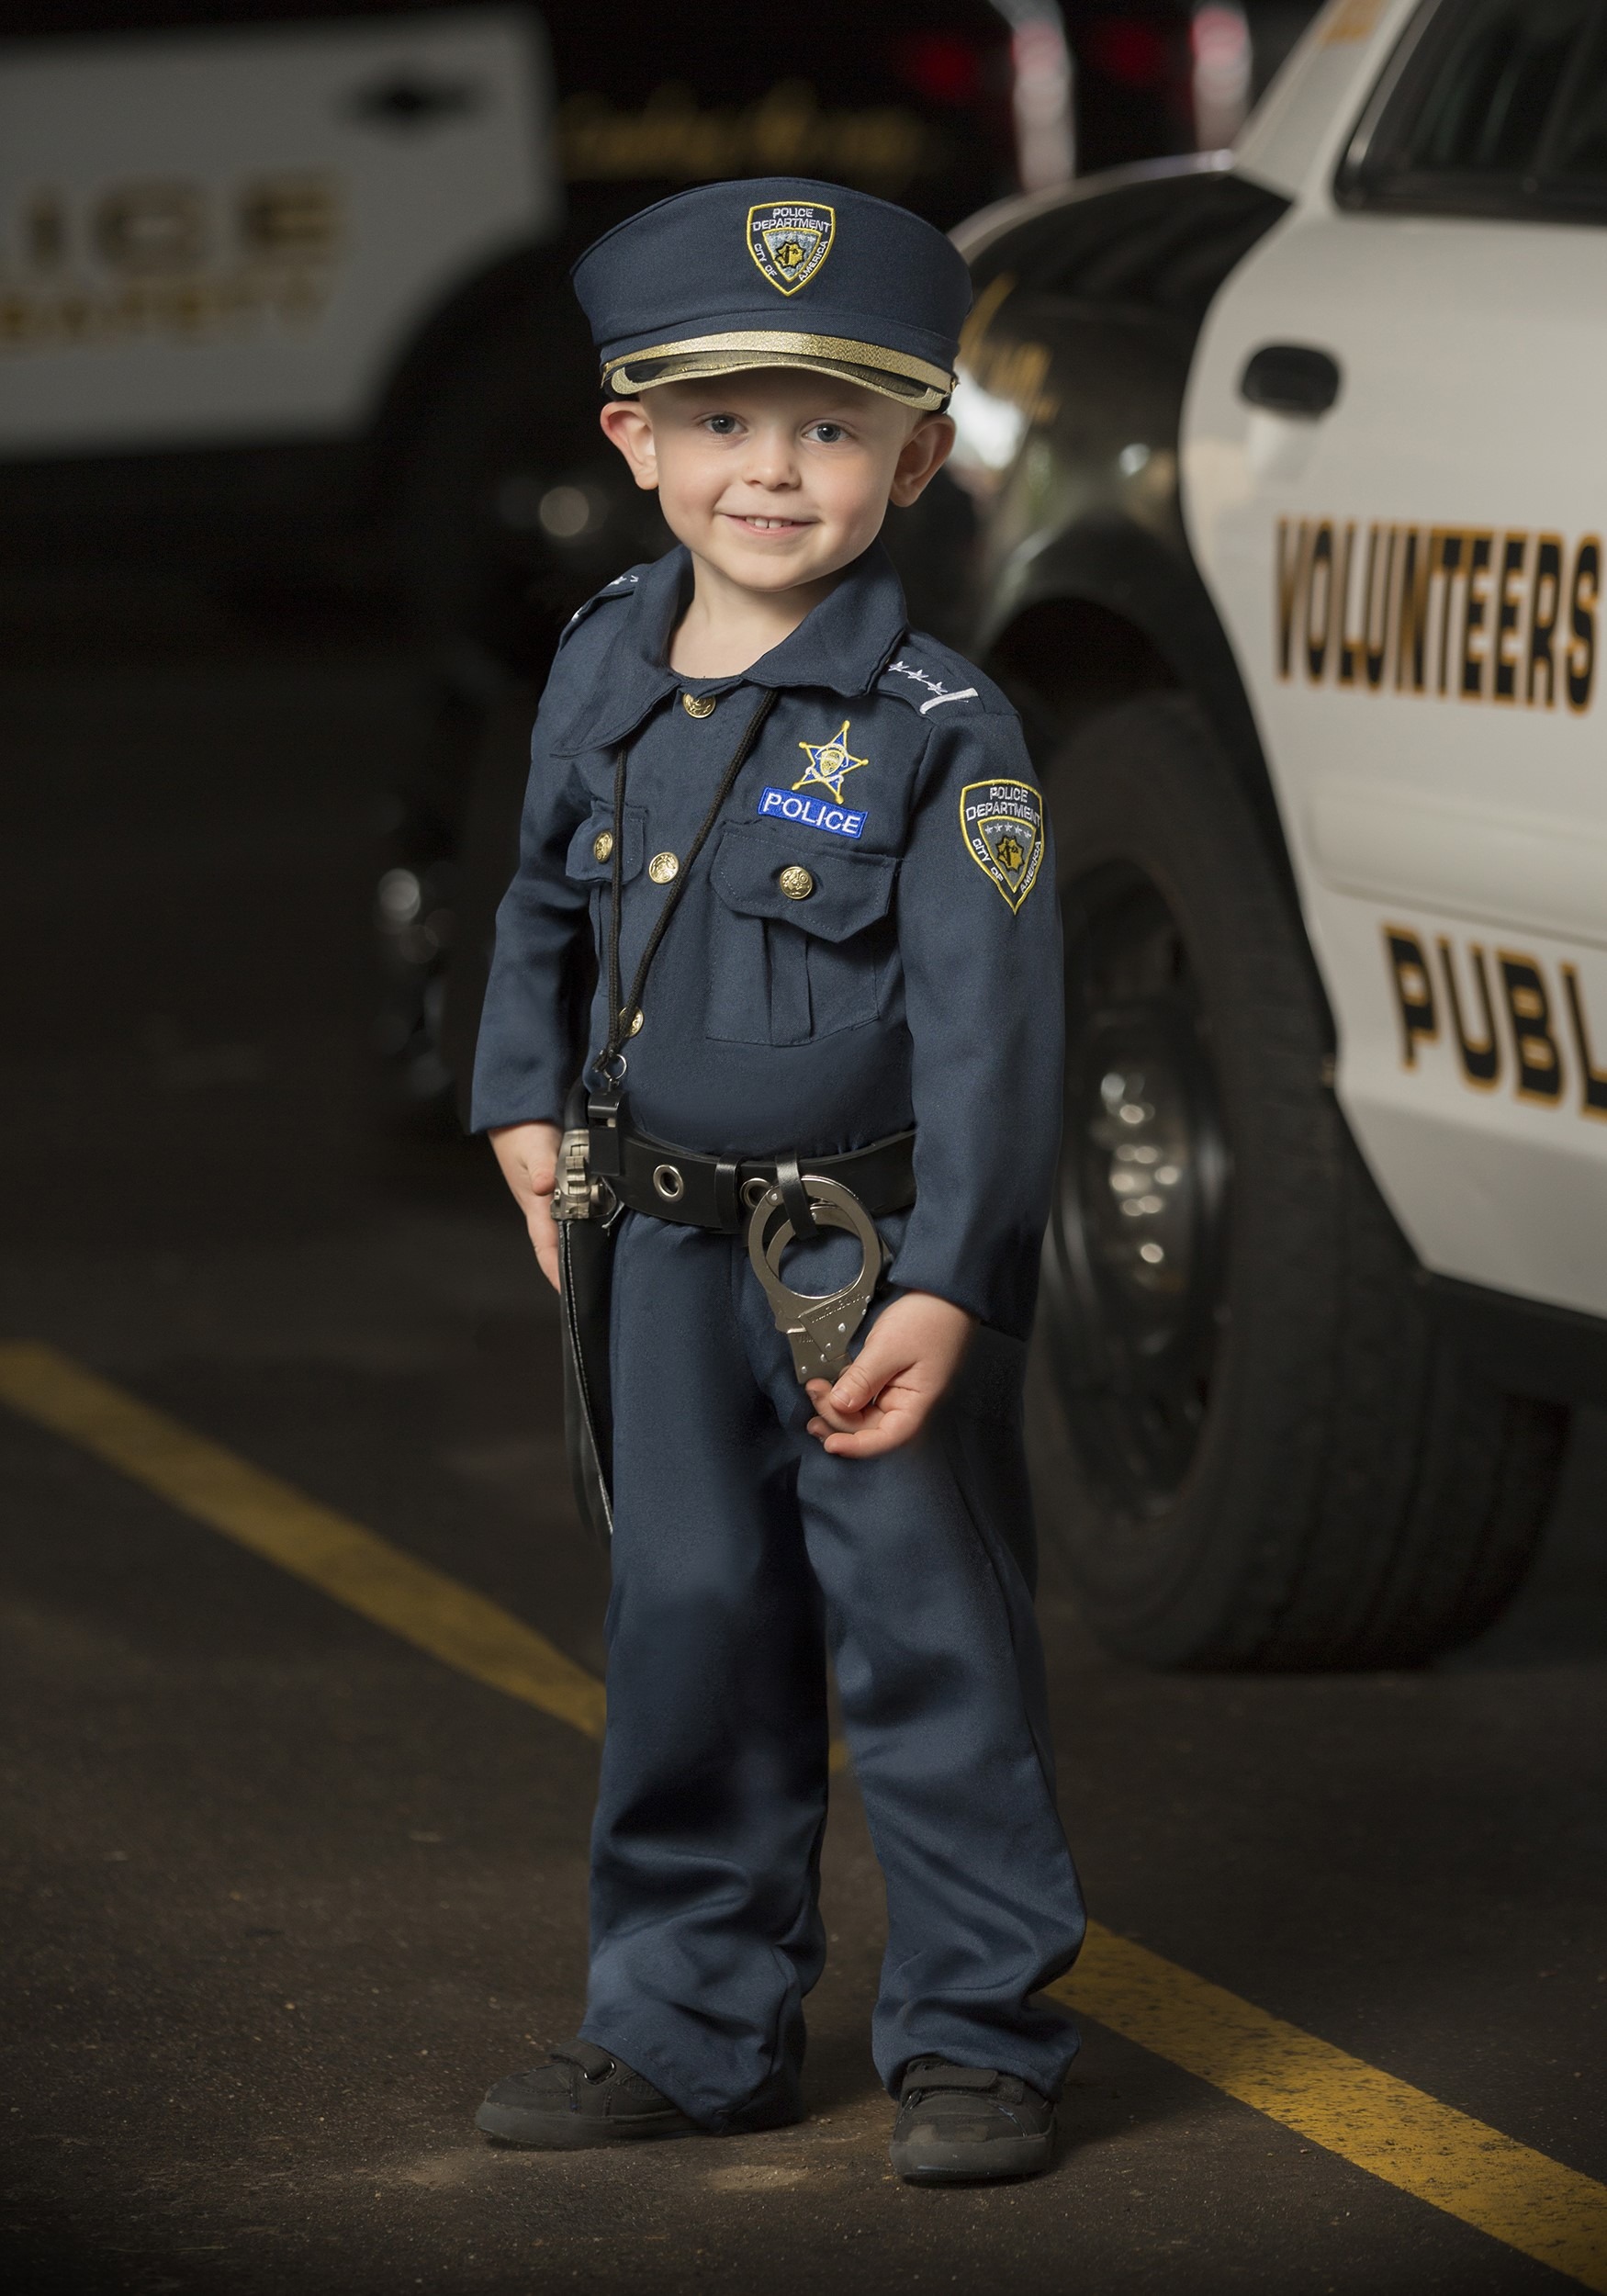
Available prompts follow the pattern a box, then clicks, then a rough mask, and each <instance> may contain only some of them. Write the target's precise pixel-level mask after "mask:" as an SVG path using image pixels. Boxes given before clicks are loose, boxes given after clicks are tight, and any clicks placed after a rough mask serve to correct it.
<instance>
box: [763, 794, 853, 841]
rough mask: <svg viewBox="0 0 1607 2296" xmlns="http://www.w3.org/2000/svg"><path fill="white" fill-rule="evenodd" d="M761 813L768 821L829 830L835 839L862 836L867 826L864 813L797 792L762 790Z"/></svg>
mask: <svg viewBox="0 0 1607 2296" xmlns="http://www.w3.org/2000/svg"><path fill="white" fill-rule="evenodd" d="M759 812H760V813H761V814H763V815H764V816H765V817H766V819H767V820H770V821H795V822H797V823H798V825H799V827H802V828H805V829H828V830H829V831H830V832H831V834H832V836H833V837H859V836H860V834H861V833H862V831H863V829H864V827H865V816H864V814H863V813H862V812H860V813H855V812H853V811H851V810H850V808H849V807H848V806H847V805H828V804H827V803H826V800H825V799H824V798H823V797H804V796H803V795H801V794H800V793H799V792H798V791H797V790H795V789H767V790H761V791H760V793H759Z"/></svg>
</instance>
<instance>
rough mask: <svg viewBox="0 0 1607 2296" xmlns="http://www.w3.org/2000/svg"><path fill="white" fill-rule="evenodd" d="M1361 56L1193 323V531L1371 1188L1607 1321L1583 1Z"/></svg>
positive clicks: (1602, 63)
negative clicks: (1245, 691) (1259, 233)
mask: <svg viewBox="0 0 1607 2296" xmlns="http://www.w3.org/2000/svg"><path fill="white" fill-rule="evenodd" d="M1353 13H1354V12H1353ZM1343 14H1344V12H1343V11H1340V12H1339V14H1338V17H1336V18H1335V19H1334V20H1336V21H1342V20H1343ZM1371 14H1372V16H1373V17H1377V15H1378V10H1377V8H1376V7H1375V8H1373V9H1372V11H1371ZM1403 18H1404V19H1405V20H1404V21H1402V19H1403ZM1384 30H1385V31H1386V32H1390V31H1395V32H1397V34H1398V36H1397V37H1395V38H1394V39H1393V41H1392V42H1391V41H1389V40H1386V41H1385V42H1384V43H1383V46H1382V48H1381V49H1380V51H1379V54H1380V59H1381V62H1382V68H1381V70H1377V71H1375V73H1373V75H1372V84H1371V85H1370V87H1363V86H1358V88H1357V89H1356V90H1355V91H1354V92H1353V95H1352V97H1351V99H1350V101H1349V102H1348V103H1347V105H1346V107H1345V109H1344V114H1343V118H1341V119H1340V120H1338V121H1337V123H1336V125H1337V129H1338V135H1337V140H1335V139H1334V138H1333V137H1332V136H1331V137H1330V139H1329V141H1328V142H1327V143H1326V144H1325V145H1324V144H1320V146H1319V148H1318V150H1317V152H1316V155H1315V161H1314V165H1313V172H1312V174H1311V175H1310V177H1309V179H1308V180H1307V181H1306V182H1305V183H1304V184H1303V185H1302V186H1301V189H1300V196H1299V197H1298V198H1297V200H1296V202H1295V204H1294V206H1293V207H1292V208H1291V210H1290V212H1289V214H1288V215H1287V218H1286V219H1284V220H1283V222H1282V223H1281V224H1280V225H1279V226H1278V227H1277V228H1276V229H1275V231H1272V232H1271V233H1270V234H1269V235H1268V236H1267V237H1266V238H1265V239H1264V241H1263V242H1261V243H1260V244H1259V246H1258V247H1257V248H1256V249H1255V250H1254V251H1253V253H1252V254H1251V255H1250V256H1249V258H1248V259H1247V261H1246V262H1245V263H1244V264H1242V267H1241V268H1240V270H1239V271H1238V272H1237V273H1236V274H1235V275H1234V276H1233V277H1232V278H1231V280H1230V281H1229V283H1228V285H1227V287H1226V288H1225V290H1224V291H1223V293H1222V294H1221V296H1220V297H1219V299H1218V302H1217V304H1216V306H1215V307H1214V309H1213V310H1212V313H1211V315H1210V319H1209V321H1208V326H1207V329H1206V332H1205V334H1204V337H1203V339H1202V343H1201V347H1200V352H1199V356H1198V360H1197V367H1196V370H1195V373H1194V376H1193V377H1192V379H1191V386H1190V392H1189V398H1188V403H1187V406H1186V418H1185V448H1184V472H1185V489H1186V514H1187V519H1188V524H1189V531H1190V535H1191V538H1192V541H1193V544H1194V546H1195V549H1196V553H1197V557H1198V560H1199V562H1200V565H1201V568H1202V569H1203V571H1204V574H1205V576H1206V579H1207V581H1208V585H1209V587H1210V588H1211V590H1212V591H1213V592H1214V594H1215V597H1216V600H1217V602H1218V604H1219V609H1220V611H1221V613H1222V615H1223V617H1224V620H1225V622H1226V624H1227V625H1228V628H1229V631H1230V634H1231V637H1232V639H1233V641H1234V644H1235V647H1236V651H1237V653H1238V657H1239V659H1240V662H1241V665H1242V670H1243V671H1244V674H1245V678H1246V682H1247V685H1248V687H1249V689H1250V692H1251V698H1252V701H1253V708H1254V711H1255V715H1256V717H1257V719H1258V722H1259V726H1260V729H1261V733H1262V737H1263V742H1264V749H1265V752H1266V756H1267V760H1268V764H1269V767H1270V770H1271V772H1272V774H1273V777H1274V781H1275V788H1276V793H1277V796H1278V800H1279V804H1280V809H1281V812H1282V815H1283V819H1284V822H1285V825H1286V828H1287V836H1288V840H1289V846H1290V850H1291V853H1292V856H1293V859H1294V863H1295V868H1296V872H1297V877H1298V885H1299V891H1300V896H1301V900H1302V904H1303V906H1304V910H1305V914H1306V917H1307V922H1308V925H1309V931H1310V936H1311V940H1312V943H1313V946H1314V949H1315V951H1316V953H1317V957H1318V960H1319V962H1320V968H1321V971H1322V974H1323V977H1324V980H1325V982H1326V985H1327V987H1328V991H1329V995H1330V997H1331V1001H1332V1007H1333V1011H1334V1016H1335V1019H1336V1023H1337V1030H1338V1046H1339V1053H1338V1070H1337V1088H1338V1090H1339V1092H1340V1095H1341V1097H1342V1101H1343V1107H1344V1109H1345V1110H1346V1113H1347V1116H1348V1118H1349V1120H1350V1122H1351V1124H1352V1127H1353V1129H1354V1132H1355V1134H1356V1136H1357V1138H1358V1140H1359V1142H1360V1143H1361V1145H1362V1148H1363V1150H1364V1153H1365V1155H1366V1157H1367V1159H1368V1162H1369V1164H1370V1165H1371V1167H1372V1170H1373V1172H1374V1174H1375V1176H1377V1179H1378V1181H1379V1182H1380V1184H1381V1186H1382V1187H1383V1189H1384V1191H1385V1194H1386V1196H1387V1197H1388V1199H1389V1200H1390V1202H1391V1203H1392V1205H1393V1207H1394V1209H1395V1210H1396V1212H1397V1214H1398V1216H1399V1219H1400V1221H1401V1222H1402V1224H1403V1225H1404V1227H1405V1229H1406V1231H1407V1232H1408V1234H1409V1236H1410V1239H1411V1241H1412V1242H1413V1244H1414V1245H1415V1246H1416V1248H1417V1250H1418V1252H1419V1254H1420V1255H1421V1256H1422V1259H1423V1261H1424V1262H1425V1263H1426V1264H1427V1265H1428V1266H1431V1267H1432V1268H1433V1269H1435V1270H1438V1271H1440V1272H1442V1273H1446V1274H1450V1275H1454V1276H1456V1277H1463V1278H1465V1279H1467V1280H1470V1281H1473V1282H1476V1283H1478V1284H1480V1285H1487V1286H1490V1287H1494V1288H1497V1289H1502V1290H1506V1291H1511V1292H1515V1293H1520V1294H1523V1295H1527V1296H1530V1297H1533V1298H1536V1299H1540V1300H1548V1301H1552V1302H1556V1303H1558V1304H1561V1305H1565V1306H1569V1307H1573V1308H1578V1309H1582V1310H1587V1311H1594V1312H1596V1313H1598V1314H1600V1313H1607V1218H1604V1217H1603V1214H1604V1212H1607V1122H1604V1121H1603V1120H1604V1119H1607V754H1604V744H1603V728H1604V717H1607V702H1604V700H1603V695H1602V675H1603V671H1602V664H1601V628H1600V621H1601V579H1602V562H1601V554H1602V536H1603V534H1604V533H1607V456H1604V454H1603V451H1602V426H1603V416H1602V395H1601V373H1602V367H1603V361H1604V356H1607V0H1439V4H1438V5H1433V6H1424V7H1421V8H1419V9H1417V10H1416V11H1415V12H1412V11H1410V10H1406V9H1400V10H1397V11H1396V12H1395V19H1394V22H1393V23H1391V22H1388V21H1387V22H1386V23H1385V25H1384ZM1321 37H1322V34H1321V29H1320V28H1319V33H1318V35H1317V38H1318V39H1321ZM1245 156H1246V162H1247V163H1248V164H1250V165H1251V166H1252V167H1253V163H1254V153H1253V143H1252V147H1251V149H1250V150H1248V151H1247V152H1246V155H1245ZM1336 161H1337V164H1336V163H1335V162H1336Z"/></svg>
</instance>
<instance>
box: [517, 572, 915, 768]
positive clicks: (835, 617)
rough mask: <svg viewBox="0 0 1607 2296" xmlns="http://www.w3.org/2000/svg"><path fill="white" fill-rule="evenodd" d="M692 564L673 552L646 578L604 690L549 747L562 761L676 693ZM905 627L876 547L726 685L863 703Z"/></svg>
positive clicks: (612, 739)
mask: <svg viewBox="0 0 1607 2296" xmlns="http://www.w3.org/2000/svg"><path fill="white" fill-rule="evenodd" d="M691 579H692V574H691V554H690V553H689V552H688V551H687V550H686V549H685V548H684V547H683V546H680V544H678V545H677V546H676V547H675V548H674V549H673V550H669V551H667V552H666V553H665V555H664V557H661V558H659V559H657V561H656V562H655V563H654V564H653V565H652V566H650V567H649V568H647V570H646V573H645V574H644V575H643V577H642V579H641V580H640V581H639V582H638V583H637V585H636V587H635V591H634V592H633V593H632V597H631V602H630V605H629V607H628V609H627V616H626V621H625V626H624V628H623V629H622V630H621V632H620V634H619V636H618V638H617V639H616V640H615V642H614V645H613V647H612V650H611V652H610V654H609V658H608V670H607V676H606V683H605V684H603V685H602V690H601V692H597V693H594V694H591V695H589V696H588V697H587V700H586V702H585V703H584V704H583V705H582V707H581V708H580V709H579V711H578V712H577V714H576V715H575V718H574V721H573V722H572V724H571V725H570V726H568V730H567V731H566V732H565V734H564V735H563V737H562V738H561V739H560V740H559V741H558V742H557V743H556V745H555V747H556V749H557V751H558V752H559V754H561V755H567V756H573V755H576V754H578V753H579V751H581V750H583V749H607V748H612V746H613V745H614V744H615V743H616V742H620V741H624V740H625V739H626V738H627V737H628V736H630V735H631V734H634V733H635V730H636V728H637V726H640V725H641V723H642V720H643V719H644V718H645V717H646V715H647V713H648V712H649V711H650V710H652V709H654V708H655V707H656V706H657V703H659V702H661V701H662V700H663V698H664V696H665V695H666V694H667V693H673V692H675V691H676V689H677V687H678V686H679V685H680V679H679V678H678V677H677V676H676V674H675V672H674V670H671V669H670V668H669V665H668V663H667V662H666V660H665V656H666V654H667V653H668V652H669V638H670V634H671V632H672V631H673V630H674V628H675V625H676V624H677V623H678V622H679V621H680V616H681V614H682V613H683V612H684V611H685V602H686V600H687V598H688V597H689V596H690V595H691ZM908 626H909V624H908V616H907V610H906V608H905V600H904V586H903V584H902V583H901V582H900V580H899V579H898V576H897V574H896V573H895V572H894V571H893V561H892V559H891V558H890V557H888V555H887V552H886V551H885V549H883V547H882V544H881V543H880V542H873V543H872V544H871V547H870V548H869V549H868V550H867V551H865V552H864V554H863V555H862V556H861V557H858V558H856V559H855V560H854V563H853V564H852V566H850V567H849V568H848V571H847V572H846V573H845V574H844V576H843V578H842V580H841V581H840V582H838V584H837V588H836V589H835V590H834V591H831V593H830V594H829V596H827V597H826V598H823V599H822V600H821V602H820V603H819V605H818V606H816V607H815V610H814V611H813V613H808V614H806V615H805V616H804V620H803V621H802V622H801V623H800V624H799V625H798V627H797V628H796V629H795V630H794V631H793V632H792V635H791V636H789V637H784V638H783V639H782V640H781V644H780V645H779V646H773V647H771V648H770V652H769V653H768V654H764V655H761V656H760V658H759V660H758V661H756V662H755V663H754V664H753V665H752V667H751V668H750V669H748V670H743V671H742V672H741V673H740V674H739V675H738V676H736V677H734V678H732V679H731V680H730V681H729V682H730V683H731V684H732V685H733V686H739V685H756V686H771V687H775V688H778V689H783V688H786V687H788V686H825V687H826V688H828V689H829V691H830V692H834V693H840V694H843V695H844V696H846V697H852V696H853V695H855V694H860V693H866V692H869V691H870V689H871V686H873V685H874V684H875V682H876V680H877V679H878V678H879V677H880V676H881V674H882V670H883V669H884V668H885V666H886V664H887V661H888V659H889V658H890V656H891V655H892V654H893V650H894V648H895V647H897V645H898V643H899V641H900V639H901V638H902V637H903V636H904V634H905V630H906V629H907V628H908ZM698 682H699V684H700V685H707V683H708V682H709V681H704V680H701V679H700V680H699V681H698Z"/></svg>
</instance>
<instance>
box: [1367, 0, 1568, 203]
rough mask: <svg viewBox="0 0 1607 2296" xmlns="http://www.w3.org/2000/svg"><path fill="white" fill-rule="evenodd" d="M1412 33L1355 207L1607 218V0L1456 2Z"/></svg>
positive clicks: (1371, 127)
mask: <svg viewBox="0 0 1607 2296" xmlns="http://www.w3.org/2000/svg"><path fill="white" fill-rule="evenodd" d="M1409 39H1411V42H1412V45H1411V47H1410V53H1409V54H1408V55H1407V56H1406V57H1405V60H1404V62H1402V63H1400V64H1399V66H1398V67H1395V68H1394V73H1393V84H1388V82H1387V93H1386V95H1385V96H1384V98H1383V100H1382V102H1381V104H1380V103H1377V102H1376V103H1375V106H1374V107H1372V111H1373V113H1374V114H1375V115H1376V116H1373V117H1366V118H1364V120H1363V123H1362V126H1361V128H1360V129H1358V131H1357V135H1356V137H1355V139H1354V141H1353V143H1352V146H1351V152H1350V154H1349V155H1348V156H1347V158H1346V160H1345V162H1344V163H1343V166H1342V168H1341V171H1340V175H1339V179H1338V182H1337V185H1336V190H1337V193H1338V196H1339V197H1340V199H1341V200H1342V202H1343V204H1345V205H1348V206H1371V207H1388V208H1399V209H1406V210H1409V211H1414V212H1418V213H1434V212H1438V213H1446V212H1449V213H1463V214H1473V215H1505V216H1511V217H1514V218H1519V219H1522V218H1525V217H1527V218H1531V219H1540V218H1552V219H1555V218H1558V217H1560V218H1564V219H1580V220H1601V219H1607V0H1449V4H1448V5H1445V6H1441V7H1439V8H1438V9H1436V10H1434V11H1433V12H1432V15H1431V16H1430V17H1429V19H1428V21H1427V23H1426V25H1425V24H1424V23H1423V21H1422V19H1420V21H1419V24H1418V26H1416V27H1414V28H1413V33H1412V34H1411V35H1409Z"/></svg>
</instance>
